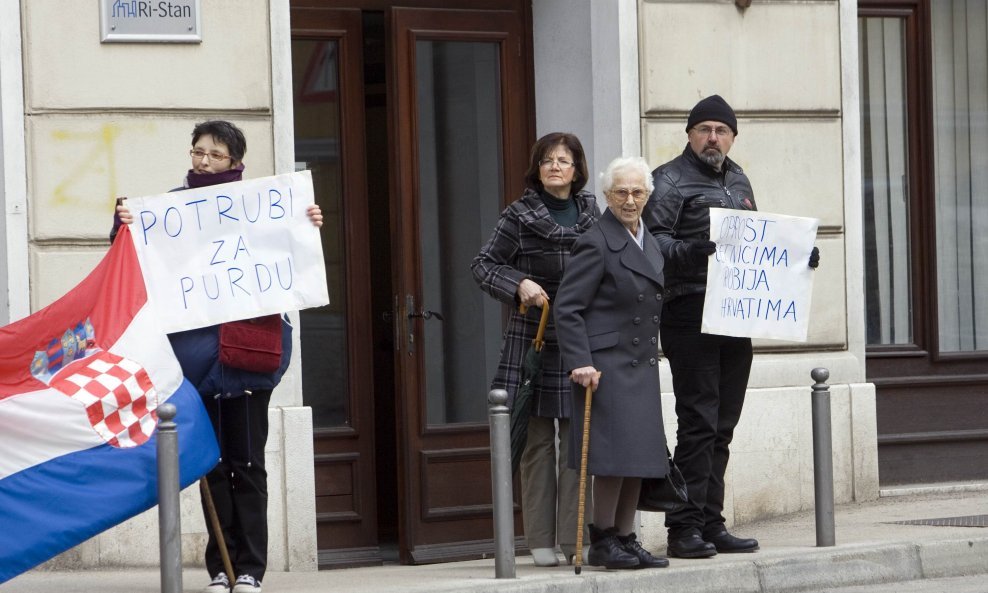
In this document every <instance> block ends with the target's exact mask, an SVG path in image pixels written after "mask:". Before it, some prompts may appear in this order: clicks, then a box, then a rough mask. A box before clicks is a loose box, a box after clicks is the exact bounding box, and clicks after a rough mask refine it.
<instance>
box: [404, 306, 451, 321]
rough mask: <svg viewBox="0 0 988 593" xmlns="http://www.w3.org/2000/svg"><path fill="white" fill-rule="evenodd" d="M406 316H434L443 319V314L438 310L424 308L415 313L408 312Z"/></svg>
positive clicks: (428, 317) (424, 317) (427, 317)
mask: <svg viewBox="0 0 988 593" xmlns="http://www.w3.org/2000/svg"><path fill="white" fill-rule="evenodd" d="M408 316H409V317H421V318H422V319H432V318H436V319H437V320H439V321H445V320H444V319H443V314H442V313H440V312H439V311H428V310H426V309H423V310H421V311H419V312H417V313H416V312H412V313H409V314H408Z"/></svg>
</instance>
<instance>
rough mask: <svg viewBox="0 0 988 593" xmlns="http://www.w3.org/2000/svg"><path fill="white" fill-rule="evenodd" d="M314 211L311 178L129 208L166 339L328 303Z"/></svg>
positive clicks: (192, 193)
mask: <svg viewBox="0 0 988 593" xmlns="http://www.w3.org/2000/svg"><path fill="white" fill-rule="evenodd" d="M314 203H315V200H314V198H313V191H312V176H311V175H310V173H309V171H300V172H297V173H291V174H287V175H276V176H273V177H262V178H260V179H251V180H248V181H238V182H235V183H224V184H221V185H212V186H208V187H202V188H197V189H188V190H183V191H178V192H170V193H167V194H161V195H157V196H148V197H143V198H130V199H128V200H127V207H128V208H129V209H130V212H131V214H133V216H134V222H133V224H132V225H131V228H130V231H131V233H130V235H131V237H133V240H134V246H135V247H136V248H137V256H138V259H139V260H140V262H141V270H142V271H143V273H144V283H145V285H146V286H147V290H148V299H149V300H150V301H151V303H152V304H153V305H154V306H155V307H156V309H157V310H158V311H159V314H160V315H161V321H162V324H163V325H164V326H165V331H167V332H169V333H171V332H176V331H181V330H187V329H194V328H197V327H205V326H208V325H215V324H217V323H222V322H225V321H234V320H237V319H246V318H250V317H258V316H260V315H268V314H271V313H282V312H285V311H294V310H297V309H307V308H309V307H318V306H321V305H325V304H327V303H329V293H328V289H327V286H326V268H325V264H324V261H323V254H322V242H321V241H320V237H319V229H318V228H316V227H315V226H313V224H312V222H311V221H310V220H309V217H308V215H307V214H306V208H307V207H308V206H309V205H311V204H314Z"/></svg>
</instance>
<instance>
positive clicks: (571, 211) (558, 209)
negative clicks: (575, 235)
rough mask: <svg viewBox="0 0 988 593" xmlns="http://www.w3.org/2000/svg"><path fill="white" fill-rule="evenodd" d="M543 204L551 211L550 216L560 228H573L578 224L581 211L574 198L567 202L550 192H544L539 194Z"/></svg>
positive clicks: (571, 197)
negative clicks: (577, 220)
mask: <svg viewBox="0 0 988 593" xmlns="http://www.w3.org/2000/svg"><path fill="white" fill-rule="evenodd" d="M539 197H540V198H542V203H544V204H545V207H546V208H547V209H548V210H549V215H550V216H552V219H553V220H555V221H556V224H558V225H559V226H565V227H572V226H574V225H575V224H576V219H578V218H579V217H580V209H579V208H577V207H576V201H575V200H574V199H573V196H570V197H569V198H567V199H565V200H560V199H559V198H557V197H556V196H554V195H552V194H550V193H549V192H547V191H545V190H542V191H540V192H539Z"/></svg>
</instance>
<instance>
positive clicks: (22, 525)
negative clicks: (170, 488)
mask: <svg viewBox="0 0 988 593" xmlns="http://www.w3.org/2000/svg"><path fill="white" fill-rule="evenodd" d="M167 401H168V402H169V403H172V404H174V405H175V406H176V407H177V408H178V415H177V416H176V418H175V422H176V424H177V425H178V443H179V475H180V480H181V482H182V487H183V488H185V487H186V486H189V485H190V484H192V483H193V482H195V481H196V480H198V479H199V478H200V477H202V476H203V475H205V474H206V472H208V471H209V470H211V469H212V468H213V466H215V465H216V462H217V460H218V458H219V448H218V447H217V445H216V436H215V434H214V433H213V427H212V425H211V424H210V422H209V417H208V416H207V415H206V409H205V408H204V407H203V405H202V400H201V399H200V396H199V393H198V392H197V391H196V390H195V388H194V387H192V385H191V384H190V383H189V382H188V381H187V380H183V382H182V386H181V387H180V388H179V389H178V391H176V392H175V393H174V394H173V395H172V396H171V397H170V398H168V400H167ZM52 429H53V430H58V428H57V427H55V426H53V427H52ZM156 446H157V433H155V435H154V436H152V438H151V439H150V440H149V441H148V442H147V443H145V444H143V445H141V446H138V447H133V448H129V449H119V448H115V447H111V446H110V445H100V446H98V447H94V448H92V449H87V450H85V451H77V452H75V453H70V454H68V455H63V456H61V457H58V458H56V459H52V460H51V461H47V462H45V463H42V464H39V465H36V466H34V467H31V468H28V469H26V470H23V471H20V472H18V473H16V474H14V475H12V476H8V477H7V478H4V479H3V480H0V583H3V582H5V581H7V580H10V579H11V578H13V577H15V576H17V575H18V574H20V573H22V572H24V571H26V570H28V569H30V568H33V567H34V566H37V565H38V564H40V563H42V562H44V561H45V560H48V559H49V558H52V557H53V556H55V555H57V554H60V553H61V552H64V551H65V550H68V549H69V548H72V547H74V546H76V545H78V544H80V543H82V542H84V541H86V540H87V539H89V538H91V537H93V536H94V535H96V534H98V533H100V532H102V531H104V530H106V529H109V528H110V527H113V526H114V525H117V524H118V523H121V522H123V521H125V520H127V519H129V518H130V517H133V516H134V515H137V514H138V513H141V512H143V511H145V510H147V509H149V508H151V507H152V506H154V505H156V504H157V503H158V473H157V466H156V459H157V449H156ZM150 543H151V538H148V544H149V545H150Z"/></svg>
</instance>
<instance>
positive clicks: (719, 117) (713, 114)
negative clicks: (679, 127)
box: [686, 95, 738, 136]
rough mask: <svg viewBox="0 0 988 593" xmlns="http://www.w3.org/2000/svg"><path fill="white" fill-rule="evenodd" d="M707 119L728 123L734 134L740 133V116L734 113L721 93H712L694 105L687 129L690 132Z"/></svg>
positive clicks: (687, 121) (687, 122)
mask: <svg viewBox="0 0 988 593" xmlns="http://www.w3.org/2000/svg"><path fill="white" fill-rule="evenodd" d="M705 121H719V122H721V123H724V124H727V127H729V128H731V131H732V132H734V135H735V136H737V135H738V118H737V116H735V115H734V110H733V109H731V106H730V105H728V104H727V101H725V100H724V99H723V97H721V96H720V95H710V96H709V97H707V98H706V99H702V100H701V101H700V102H699V103H697V104H696V105H694V106H693V109H692V110H691V111H690V117H689V119H688V120H686V131H687V132H689V131H690V129H691V128H692V127H693V126H695V125H696V124H698V123H700V122H705Z"/></svg>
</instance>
